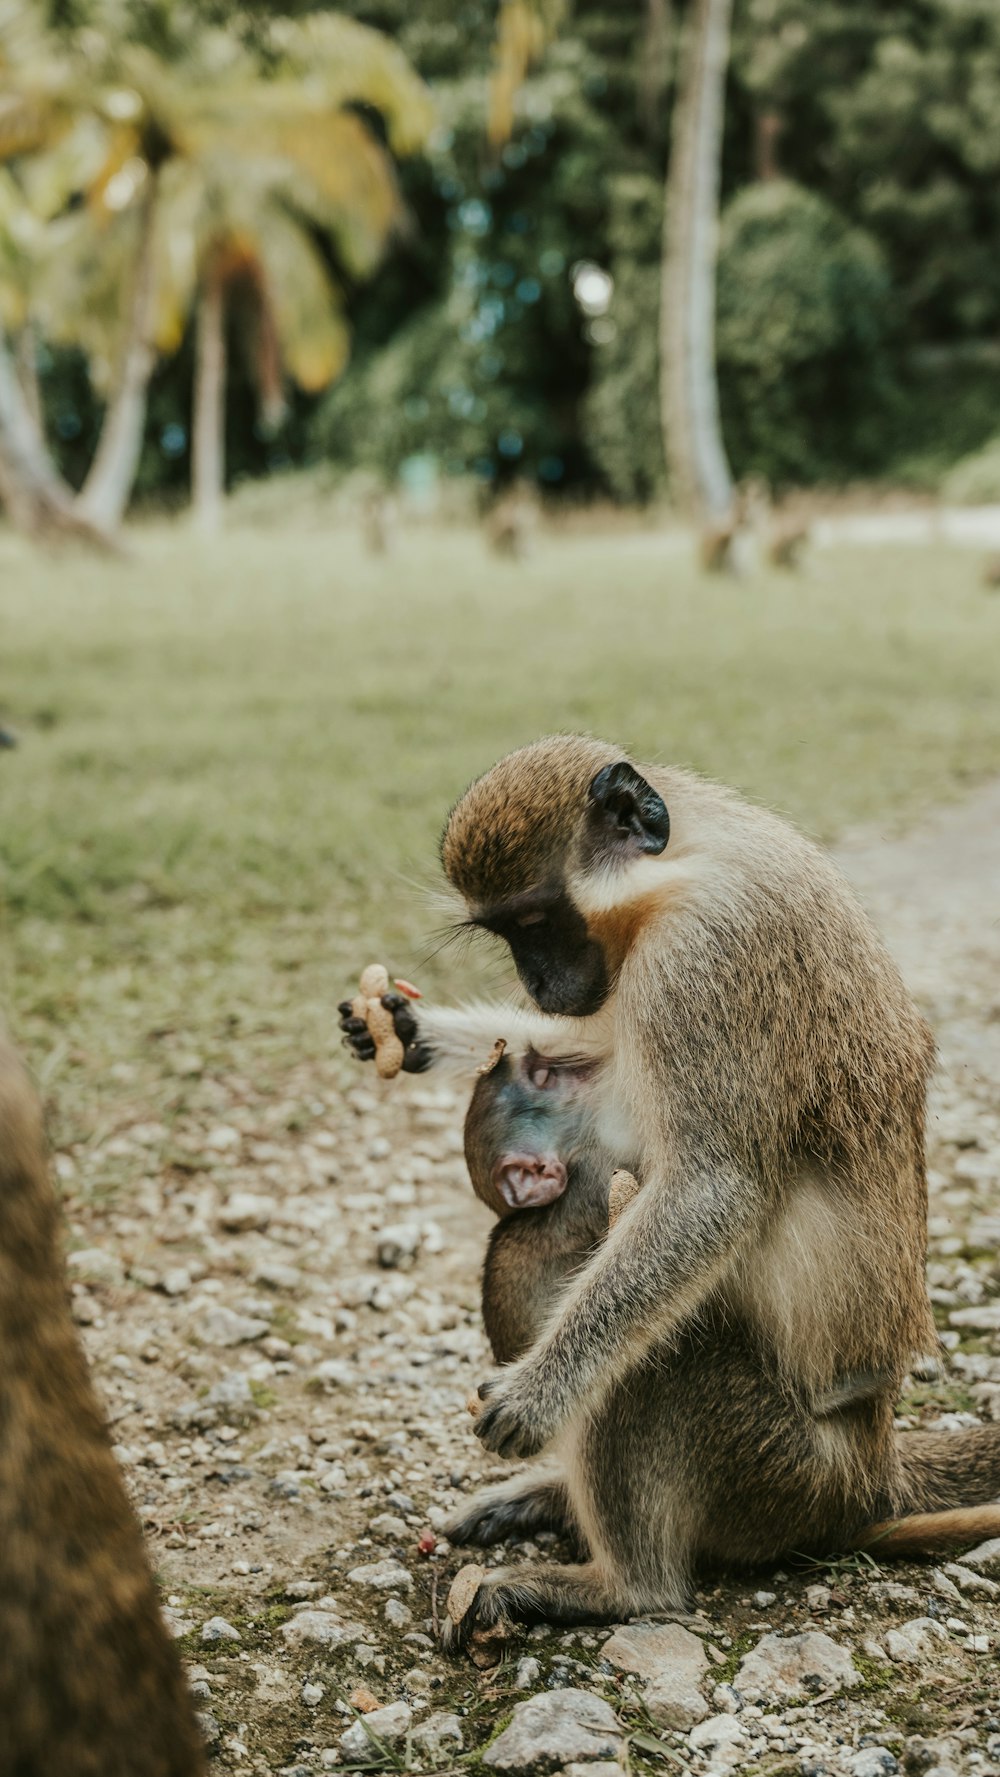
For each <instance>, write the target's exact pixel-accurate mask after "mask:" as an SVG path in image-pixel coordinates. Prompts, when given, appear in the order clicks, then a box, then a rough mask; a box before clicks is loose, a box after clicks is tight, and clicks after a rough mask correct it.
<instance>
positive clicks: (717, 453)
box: [660, 0, 735, 527]
mask: <svg viewBox="0 0 1000 1777" xmlns="http://www.w3.org/2000/svg"><path fill="white" fill-rule="evenodd" d="M731 16H732V0H696V5H695V8H694V15H693V19H692V23H691V27H690V36H689V40H688V44H687V51H686V57H685V68H684V73H683V77H682V82H681V87H680V90H679V93H678V96H677V99H676V101H675V122H674V130H673V141H672V149H671V156H670V170H669V174H668V179H667V206H666V217H665V222H664V257H663V279H662V286H661V308H660V396H661V402H660V406H661V415H662V421H663V428H664V444H665V449H666V457H667V464H668V467H669V470H670V476H671V483H672V486H673V489H674V492H675V494H676V496H677V499H678V501H679V503H680V504H681V505H682V506H683V507H686V508H687V510H688V511H689V512H690V513H691V514H692V515H693V516H694V517H695V518H696V520H697V521H698V522H699V523H700V524H701V525H702V526H703V527H706V526H707V527H726V526H730V527H731V526H732V523H733V513H734V503H735V500H734V489H733V480H732V475H731V474H730V470H729V464H728V462H727V460H726V452H725V447H724V445H723V442H722V428H721V425H720V421H719V392H718V385H717V383H716V376H715V260H716V250H717V241H718V220H719V215H718V213H719V178H720V162H721V158H722V131H723V124H724V100H725V83H726V65H727V62H728V59H729V25H730V19H731Z"/></svg>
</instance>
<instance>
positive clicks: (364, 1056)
mask: <svg viewBox="0 0 1000 1777" xmlns="http://www.w3.org/2000/svg"><path fill="white" fill-rule="evenodd" d="M382 1004H383V1006H385V1008H386V1010H387V1011H388V1012H391V1013H392V1022H393V1025H394V1027H395V1031H396V1035H397V1037H398V1038H399V1040H400V1042H401V1043H402V1045H403V1072H404V1073H405V1074H422V1073H423V1071H424V1069H425V1068H428V1067H430V1065H431V1059H432V1058H431V1050H430V1046H429V1044H427V1043H425V1042H424V1041H423V1038H422V1037H421V1036H420V1033H419V1030H418V1028H417V1021H416V1018H415V1017H414V1015H413V1005H412V1001H410V1000H408V999H407V998H406V995H405V994H402V993H384V994H383V995H382ZM337 1011H338V1013H339V1014H340V1028H341V1030H342V1031H343V1033H344V1048H345V1049H350V1051H351V1053H352V1055H354V1056H355V1057H356V1059H357V1060H358V1061H374V1059H375V1042H374V1039H373V1037H372V1035H371V1033H370V1031H369V1029H368V1026H367V1024H366V1023H365V1021H364V1019H363V1018H356V1017H355V1015H354V1007H353V1002H352V1001H351V1000H341V1002H340V1005H339V1006H338V1007H337Z"/></svg>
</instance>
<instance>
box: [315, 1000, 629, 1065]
mask: <svg viewBox="0 0 1000 1777" xmlns="http://www.w3.org/2000/svg"><path fill="white" fill-rule="evenodd" d="M382 1004H383V1005H384V1006H387V1007H388V1008H389V1010H390V1011H391V1012H392V1014H393V1019H394V1022H395V1026H396V1034H397V1036H398V1037H399V1038H400V1040H401V1041H402V1044H403V1050H404V1060H403V1068H404V1070H405V1071H406V1072H407V1073H423V1072H424V1071H425V1070H426V1069H427V1068H429V1067H435V1068H440V1069H441V1070H443V1071H448V1072H451V1073H455V1074H459V1075H461V1076H463V1077H464V1078H468V1076H469V1075H470V1074H474V1073H475V1072H476V1070H477V1068H480V1067H482V1065H483V1063H484V1062H485V1061H486V1060H487V1058H488V1056H489V1054H490V1050H491V1049H492V1047H493V1045H494V1043H495V1042H496V1040H497V1038H498V1037H503V1038H504V1039H505V1041H506V1044H507V1048H508V1051H509V1052H510V1053H511V1054H512V1055H523V1054H525V1053H526V1052H527V1051H528V1050H529V1049H533V1050H535V1051H537V1053H538V1054H539V1055H542V1056H545V1057H546V1058H547V1059H549V1060H552V1061H560V1062H573V1061H597V1060H600V1059H602V1057H603V1056H604V1055H605V1054H606V1053H607V1035H606V1032H605V1031H604V1029H603V1025H602V1023H601V1021H599V1020H597V1019H594V1018H589V1019H574V1018H551V1017H549V1016H547V1014H546V1013H544V1012H535V1011H525V1010H523V1009H522V1008H520V1007H517V1006H493V1005H490V1004H488V1003H487V1002H485V1001H479V1002H476V1003H475V1004H472V1005H468V1006H433V1005H427V1004H426V1003H425V1002H424V1001H421V1003H420V1006H419V1009H415V1008H414V1004H413V1001H412V1000H408V999H406V998H404V996H403V995H402V994H398V993H387V994H385V995H384V996H383V999H382ZM338 1009H339V1012H340V1027H341V1029H342V1031H343V1032H344V1035H345V1037H346V1040H347V1043H348V1046H349V1047H350V1048H351V1049H353V1051H354V1053H355V1055H357V1056H358V1058H359V1060H361V1061H370V1060H371V1059H372V1058H373V1056H374V1054H375V1045H374V1043H373V1042H372V1039H371V1036H370V1035H369V1033H368V1031H367V1029H366V1028H365V1025H364V1022H363V1020H361V1019H358V1018H354V1017H353V1016H352V1013H351V1002H350V1000H344V1002H343V1004H342V1005H341V1006H340V1007H339V1008H338ZM588 1027H590V1028H588Z"/></svg>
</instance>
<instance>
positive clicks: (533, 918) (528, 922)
mask: <svg viewBox="0 0 1000 1777" xmlns="http://www.w3.org/2000/svg"><path fill="white" fill-rule="evenodd" d="M547 917H548V915H547V914H546V913H545V912H543V910H542V908H541V907H537V908H536V909H535V911H534V912H533V913H519V914H518V916H517V919H516V921H515V924H516V925H519V926H540V925H544V924H545V921H546V919H547Z"/></svg>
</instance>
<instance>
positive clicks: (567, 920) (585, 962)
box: [476, 883, 611, 1018]
mask: <svg viewBox="0 0 1000 1777" xmlns="http://www.w3.org/2000/svg"><path fill="white" fill-rule="evenodd" d="M476 924H477V925H479V926H482V927H483V928H484V929H485V930H486V931H489V932H495V933H496V934H497V936H498V937H500V938H503V939H504V941H505V942H506V943H507V944H509V946H510V953H511V955H512V957H513V958H514V967H515V968H516V970H517V972H518V975H519V977H520V980H521V985H522V986H523V987H524V988H525V989H526V991H527V992H528V993H529V994H530V995H531V998H532V999H533V1000H534V1002H535V1005H536V1006H538V1007H539V1008H540V1010H541V1011H543V1012H552V1013H558V1014H561V1015H562V1016H563V1017H567V1018H589V1017H590V1015H591V1013H593V1012H599V1011H600V1009H601V1007H602V1006H603V1004H604V1001H605V1000H606V999H607V997H608V991H609V989H610V986H611V979H610V975H609V971H608V967H607V963H606V960H605V956H604V951H603V949H602V947H601V945H600V944H599V943H598V942H597V940H596V939H595V938H592V937H591V935H590V933H589V931H588V930H587V922H586V920H585V919H584V917H583V915H582V913H580V912H579V910H578V908H576V907H575V906H574V904H573V901H572V900H571V898H570V896H569V894H568V893H567V891H566V889H565V888H563V887H561V886H560V885H559V884H558V883H554V884H550V885H549V886H548V887H546V888H542V889H538V890H536V891H531V892H529V893H528V894H526V895H522V896H518V897H516V898H514V899H512V900H510V901H507V902H505V903H503V904H502V905H501V906H498V907H494V908H487V909H482V910H480V911H479V912H478V913H477V915H476Z"/></svg>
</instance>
